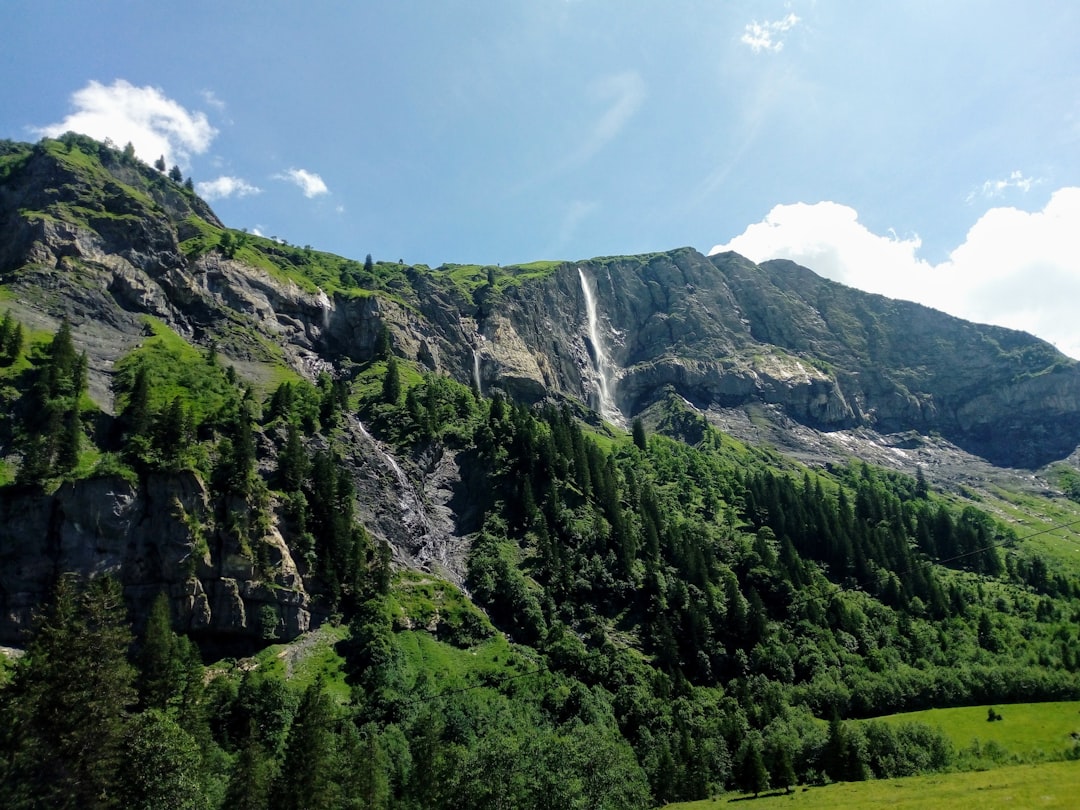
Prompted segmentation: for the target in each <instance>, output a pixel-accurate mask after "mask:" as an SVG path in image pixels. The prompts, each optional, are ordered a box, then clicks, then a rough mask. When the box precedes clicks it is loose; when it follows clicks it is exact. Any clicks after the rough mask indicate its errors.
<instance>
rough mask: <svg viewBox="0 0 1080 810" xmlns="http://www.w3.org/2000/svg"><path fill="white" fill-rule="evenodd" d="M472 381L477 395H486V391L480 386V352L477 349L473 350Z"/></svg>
mask: <svg viewBox="0 0 1080 810" xmlns="http://www.w3.org/2000/svg"><path fill="white" fill-rule="evenodd" d="M472 381H473V385H475V386H476V393H477V394H478V395H479V396H483V395H484V389H483V387H482V386H481V385H480V352H478V351H477V350H476V349H473V350H472Z"/></svg>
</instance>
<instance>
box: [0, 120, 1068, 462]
mask: <svg viewBox="0 0 1080 810" xmlns="http://www.w3.org/2000/svg"><path fill="white" fill-rule="evenodd" d="M65 139H66V140H61V141H43V142H41V143H39V144H37V145H35V146H30V145H28V144H13V143H10V142H8V143H7V144H6V145H5V146H4V147H3V150H2V153H0V229H2V231H3V233H4V234H5V239H4V242H3V245H2V246H0V279H2V281H3V283H4V284H5V285H6V286H7V287H8V289H9V290H11V291H12V294H13V296H14V298H15V299H16V301H15V302H14V306H16V308H17V309H18V311H19V312H20V313H21V314H22V315H23V316H24V318H26V319H28V320H29V321H31V322H34V321H35V318H36V319H37V322H39V323H40V324H41V325H43V326H44V325H47V324H49V323H51V324H53V325H55V323H56V321H57V319H59V318H60V317H62V316H66V317H68V318H70V319H72V321H73V322H75V323H76V324H78V325H80V326H81V327H82V328H81V329H80V335H81V337H82V339H83V342H84V343H85V344H86V347H87V349H88V351H89V353H90V360H91V362H90V366H91V391H92V392H93V393H94V395H95V397H96V398H97V399H98V400H99V402H100V403H101V404H102V405H103V407H106V408H108V407H109V403H108V401H107V400H108V383H109V369H110V364H111V363H112V362H113V361H114V360H115V359H116V357H118V356H119V355H120V354H121V353H122V352H123V351H124V350H126V348H127V347H130V345H131V344H132V342H133V341H134V340H136V339H137V337H138V335H139V334H140V330H141V328H142V327H141V325H140V322H139V320H138V317H137V316H138V315H140V314H149V315H153V316H155V317H157V318H160V319H161V320H162V321H164V322H165V323H167V324H168V325H169V326H171V327H172V328H173V329H175V330H176V331H177V332H179V333H180V334H182V335H185V336H188V337H189V338H191V339H193V340H195V341H196V342H199V343H201V344H203V345H208V344H209V343H211V342H214V343H216V344H217V345H218V347H219V350H220V351H222V352H223V353H224V354H225V355H227V356H229V357H231V358H233V359H234V360H235V361H237V362H239V363H241V364H242V365H243V366H244V367H245V368H247V369H248V372H249V373H250V374H253V375H255V376H259V375H262V376H264V377H267V376H270V377H272V376H273V373H274V372H273V371H272V369H273V368H289V369H293V370H295V371H297V372H299V373H302V374H310V373H311V370H312V369H314V368H320V367H323V366H324V365H325V364H327V363H329V364H340V363H341V362H342V361H345V362H362V361H365V360H367V359H370V357H371V356H372V352H373V350H374V346H375V342H376V338H377V336H378V334H379V332H380V330H381V329H382V328H383V327H385V328H386V329H387V330H388V331H389V333H390V334H391V336H392V337H393V341H394V345H395V346H396V347H397V351H398V352H399V354H400V355H401V356H403V357H405V358H407V359H409V360H412V361H415V362H417V363H418V364H420V365H421V366H422V367H425V368H428V369H430V370H432V371H438V372H440V373H445V374H449V375H451V376H453V377H455V378H457V379H458V380H460V381H463V382H469V381H472V380H473V378H474V377H478V378H479V383H480V385H481V386H482V387H484V388H485V389H490V388H492V387H500V388H503V389H505V390H507V391H508V392H509V393H510V394H511V395H513V396H516V397H520V398H524V399H525V400H528V401H536V400H538V399H541V398H543V397H545V396H549V395H553V396H557V397H566V398H571V399H577V400H580V401H582V402H585V403H587V404H589V405H590V406H592V407H599V404H600V402H599V387H598V383H599V376H598V374H597V368H596V357H597V349H598V348H600V349H602V350H604V352H605V356H606V357H608V358H609V359H610V368H607V369H605V376H606V377H608V378H610V379H609V380H608V382H609V383H610V384H609V385H608V390H609V396H610V399H611V400H612V401H611V406H612V407H617V408H618V409H619V411H620V412H621V414H622V416H623V417H625V418H630V417H633V416H634V415H635V414H637V413H638V412H640V411H641V410H642V409H643V408H645V407H646V406H647V405H648V404H649V403H651V402H655V401H657V400H658V399H660V398H661V397H662V394H663V391H664V390H665V387H666V386H668V385H671V386H674V388H675V390H676V391H678V392H679V393H680V394H682V395H683V396H684V397H685V398H686V399H687V400H689V401H690V402H693V403H695V404H696V405H698V406H700V407H702V408H709V407H713V408H716V409H721V410H723V409H733V408H735V409H738V408H746V407H749V406H753V405H754V404H755V403H756V404H760V405H765V406H768V408H767V409H766V411H765V412H764V413H765V414H766V418H769V417H768V413H773V412H775V413H778V414H782V415H783V417H784V418H785V419H790V420H794V422H796V423H798V424H800V425H804V426H806V427H808V428H812V429H815V430H820V431H833V430H839V429H853V428H868V429H872V430H875V431H878V432H881V433H897V432H903V431H912V430H914V431H918V432H919V433H922V434H927V433H930V432H937V433H940V434H941V435H942V436H944V437H945V438H946V439H948V440H949V441H951V442H952V443H953V444H955V445H957V446H958V447H960V448H962V449H963V450H965V451H967V452H970V453H972V454H975V455H978V456H981V457H983V458H985V459H987V460H988V461H990V462H991V463H993V464H997V465H1008V466H1022V467H1039V466H1042V465H1044V464H1046V463H1048V462H1051V461H1054V460H1058V459H1061V458H1064V457H1066V456H1068V455H1069V454H1070V453H1071V452H1072V451H1073V450H1074V449H1075V448H1076V447H1077V446H1078V445H1080V367H1078V364H1077V363H1076V362H1075V361H1072V360H1070V359H1068V358H1067V357H1065V356H1064V355H1062V354H1060V353H1059V352H1057V351H1056V350H1055V349H1054V348H1053V347H1051V346H1050V345H1049V344H1047V343H1045V342H1044V341H1041V340H1038V339H1036V338H1034V337H1031V336H1030V335H1027V334H1024V333H1020V332H1015V331H1011V330H1007V329H1002V328H998V327H991V326H982V325H977V324H972V323H969V322H966V321H962V320H959V319H957V318H953V317H950V316H947V315H944V314H942V313H940V312H936V311H934V310H930V309H928V308H926V307H922V306H918V305H915V304H910V303H905V302H899V301H892V300H889V299H886V298H883V297H881V296H876V295H869V294H866V293H862V292H859V291H857V290H854V289H851V288H848V287H844V286H843V285H840V284H837V283H835V282H832V281H828V280H826V279H823V278H820V277H819V276H817V275H815V274H814V273H812V272H811V271H810V270H807V269H806V268H803V267H799V266H797V265H795V264H792V263H790V262H783V261H776V262H766V263H764V264H762V265H760V266H759V265H755V264H753V263H752V262H749V261H748V260H746V259H745V258H743V257H741V256H738V255H736V254H731V253H728V254H721V255H717V256H713V257H705V256H703V255H701V254H700V253H698V252H697V251H694V250H692V249H689V248H683V249H678V250H672V251H668V252H664V253H656V254H649V255H644V256H626V257H609V258H597V259H591V260H587V261H581V262H575V263H558V262H547V263H537V264H535V265H525V266H520V267H511V268H483V267H473V266H461V265H447V266H443V267H439V268H434V269H431V268H427V267H424V266H417V267H409V266H405V265H400V264H396V263H386V262H378V263H372V264H371V265H369V266H365V265H362V264H361V263H360V262H359V261H355V260H350V259H344V258H342V257H338V256H333V255H331V254H326V253H321V252H319V251H315V250H312V249H310V248H298V247H293V246H289V245H284V244H281V243H277V242H273V241H271V240H268V239H263V238H261V237H256V236H253V235H249V234H245V233H241V232H237V231H231V230H228V229H226V228H224V226H222V224H221V223H220V222H219V221H218V220H217V218H216V217H215V216H214V214H213V212H212V211H211V210H210V209H209V208H208V207H207V206H206V204H205V203H204V202H202V201H201V200H200V199H199V198H198V197H197V196H196V195H195V194H194V193H193V192H192V191H191V190H190V189H188V188H185V187H184V186H183V185H182V184H179V183H176V182H173V181H172V180H170V179H169V178H168V177H166V176H165V175H164V174H162V173H160V172H156V171H155V170H153V169H151V168H150V167H147V166H145V165H142V164H139V163H138V161H136V160H134V159H133V158H130V157H125V156H124V155H123V153H121V152H118V151H116V150H114V149H111V148H108V147H104V146H101V145H98V144H96V143H95V142H93V141H90V140H89V139H86V138H82V137H81V136H65ZM582 279H584V280H585V282H586V283H587V284H588V285H590V288H591V289H593V290H595V303H594V306H595V312H594V321H595V323H594V327H595V336H596V340H598V341H599V342H600V344H601V345H600V346H599V347H597V346H594V345H593V338H590V336H589V329H588V317H589V313H588V312H587V311H586V298H585V295H584V291H583V287H582Z"/></svg>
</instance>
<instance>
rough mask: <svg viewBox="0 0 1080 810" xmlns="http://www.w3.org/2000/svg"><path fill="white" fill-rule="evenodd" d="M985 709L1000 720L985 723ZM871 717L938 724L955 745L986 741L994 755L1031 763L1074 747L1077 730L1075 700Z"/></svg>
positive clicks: (1079, 719)
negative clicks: (995, 753) (996, 715)
mask: <svg viewBox="0 0 1080 810" xmlns="http://www.w3.org/2000/svg"><path fill="white" fill-rule="evenodd" d="M990 708H993V709H994V710H995V711H996V712H997V713H998V714H1000V715H1001V716H1002V718H1003V719H1002V720H999V721H995V722H992V723H991V722H988V721H987V719H986V717H987V712H988V709H990ZM877 719H878V720H881V721H882V722H885V723H889V724H892V725H896V724H899V723H909V722H915V723H925V724H926V725H928V726H938V727H940V728H941V730H942V731H944V732H945V734H947V735H948V737H949V739H950V740H952V743H953V745H954V746H956V748H957V750H962V749H967V748H973V749H974V750H973V752H972V753H974V751H976V750H983V751H984V752H985V749H986V746H987V745H988V744H990V745H992V746H993V750H994V751H996V752H997V756H998V757H1003V756H1008V757H1011V758H1015V759H1017V760H1020V761H1025V762H1034V761H1041V760H1048V759H1059V758H1061V757H1062V756H1064V755H1065V752H1066V751H1071V750H1074V749H1075V747H1076V740H1075V739H1074V738H1073V737H1072V736H1071V735H1073V734H1080V701H1065V702H1057V703H1014V704H1004V705H997V706H993V707H989V706H965V707H961V708H957V709H927V710H926V711H920V712H907V713H905V714H893V715H889V716H888V717H880V718H877ZM973 741H976V745H975V746H973V745H972V743H973Z"/></svg>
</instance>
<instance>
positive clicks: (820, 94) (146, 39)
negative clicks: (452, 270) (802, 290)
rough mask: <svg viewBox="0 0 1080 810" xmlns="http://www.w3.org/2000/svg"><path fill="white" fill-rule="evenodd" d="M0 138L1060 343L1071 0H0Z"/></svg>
mask: <svg viewBox="0 0 1080 810" xmlns="http://www.w3.org/2000/svg"><path fill="white" fill-rule="evenodd" d="M4 18H5V25H4V32H3V34H2V35H0V36H2V42H3V46H4V47H3V56H2V57H0V59H2V60H3V61H2V62H0V64H2V65H3V68H2V70H3V74H2V78H3V79H4V81H2V82H0V137H8V138H13V139H19V140H37V139H38V138H39V137H41V135H42V134H44V133H53V132H62V131H64V130H65V129H69V128H74V129H78V130H81V131H86V132H88V134H91V135H95V136H97V137H111V138H112V140H114V141H115V142H117V143H118V144H119V145H123V143H125V142H127V141H128V140H130V141H132V142H133V143H134V144H135V146H136V149H137V150H138V151H139V152H140V155H141V156H142V157H144V158H145V159H147V160H149V161H152V160H153V159H155V158H156V157H157V156H158V155H159V154H163V153H164V154H166V156H167V160H168V161H169V163H170V165H171V164H172V163H178V164H179V165H180V166H181V167H182V169H183V170H184V173H185V175H191V176H192V177H193V179H194V180H195V182H196V183H197V185H198V187H199V189H200V190H201V191H202V193H203V194H204V196H206V197H207V198H208V199H210V201H211V204H212V205H213V206H214V208H215V210H216V211H217V212H218V214H219V215H220V216H221V218H222V219H223V220H224V221H225V222H226V223H227V224H228V225H230V226H232V227H236V228H248V229H249V230H258V231H259V232H260V233H263V234H265V235H267V236H277V237H280V238H283V239H286V240H288V241H290V242H292V243H294V244H301V245H303V244H310V245H312V246H313V247H317V248H321V249H324V250H330V251H334V252H337V253H341V254H343V255H346V256H350V257H354V258H363V256H364V255H365V254H367V253H371V254H372V255H373V256H374V257H375V258H376V259H398V258H401V259H404V260H406V261H408V262H414V263H426V264H430V265H438V264H440V263H443V262H480V263H502V264H507V263H514V262H528V261H533V260H537V259H570V260H574V259H584V258H589V257H592V256H596V255H607V254H616V253H635V252H644V251H654V250H664V249H668V248H674V247H678V246H682V245H691V246H693V247H696V248H698V249H699V250H702V251H704V252H707V251H709V250H710V249H713V248H714V246H716V247H718V248H721V249H736V250H739V252H741V253H744V254H746V255H748V256H750V258H753V259H755V260H763V259H766V258H770V257H776V256H783V257H788V258H794V259H796V260H798V261H800V262H802V263H804V264H806V265H808V266H810V267H811V268H813V269H815V270H817V271H818V272H820V273H822V274H823V275H828V276H830V277H832V278H836V279H838V280H840V281H844V282H845V283H848V284H851V285H852V286H856V287H860V288H863V289H867V290H871V291H875V292H882V293H884V294H889V295H894V296H896V297H901V298H906V299H910V300H918V301H921V302H923V303H928V304H930V305H932V306H936V307H938V308H939V309H943V310H945V311H948V312H951V313H953V314H957V315H960V316H963V317H968V318H972V319H975V320H980V321H986V322H993V323H1000V324H1002V325H1007V326H1013V327H1016V328H1022V329H1026V330H1027V331H1031V332H1033V333H1035V334H1038V335H1040V336H1041V337H1044V338H1047V339H1049V340H1051V341H1052V342H1054V343H1055V344H1056V345H1057V346H1058V347H1059V348H1061V349H1062V350H1063V351H1066V352H1067V353H1069V354H1071V355H1073V356H1080V329H1077V328H1076V326H1075V321H1076V317H1075V313H1076V312H1077V310H1078V306H1077V305H1076V303H1075V302H1080V56H1078V54H1080V48H1077V46H1076V43H1077V42H1080V4H1077V3H1073V2H1071V0H1057V1H1056V2H1049V1H1048V0H1028V2H1025V3H1018V2H994V0H980V1H979V2H975V0H944V1H943V0H933V1H931V0H910V1H906V2H894V3H889V4H885V3H873V2H862V1H861V0H859V1H857V0H846V1H842V2H841V1H839V0H838V1H837V2H827V0H790V2H783V1H781V2H739V0H729V1H725V2H722V1H721V0H711V1H706V0H667V2H663V3H660V2H655V1H649V0H469V1H468V2H466V1H465V0H364V2H305V3H300V2H273V0H261V1H260V2H239V1H236V2H220V1H219V2H212V3H211V2H201V1H200V0H186V2H184V3H144V2H109V0H102V2H93V3H91V2H83V1H77V0H70V1H69V2H49V1H48V0H35V1H34V2H29V1H28V0H12V2H9V3H7V4H5V7H4Z"/></svg>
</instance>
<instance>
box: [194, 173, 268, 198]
mask: <svg viewBox="0 0 1080 810" xmlns="http://www.w3.org/2000/svg"><path fill="white" fill-rule="evenodd" d="M195 188H196V189H197V190H198V192H199V195H200V196H201V197H203V199H206V200H222V199H225V198H226V197H247V196H250V195H252V194H261V193H262V189H261V188H259V187H258V186H253V185H251V183H249V182H248V181H247V180H244V179H243V178H240V177H229V176H227V175H226V176H222V177H219V178H217V179H216V180H207V181H205V182H202V183H196V184H195Z"/></svg>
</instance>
